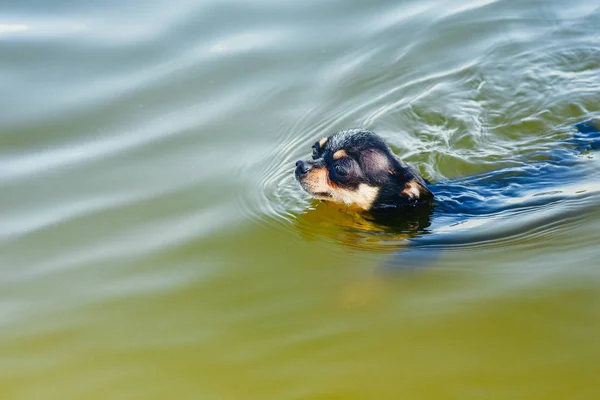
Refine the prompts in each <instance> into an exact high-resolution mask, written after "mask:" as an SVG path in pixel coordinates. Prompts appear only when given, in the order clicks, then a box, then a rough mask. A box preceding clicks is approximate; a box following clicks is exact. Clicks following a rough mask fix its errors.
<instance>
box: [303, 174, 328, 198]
mask: <svg viewBox="0 0 600 400" xmlns="http://www.w3.org/2000/svg"><path fill="white" fill-rule="evenodd" d="M328 181H329V178H328V171H327V168H314V169H312V170H311V171H310V172H309V173H308V174H307V175H306V177H305V178H304V179H302V180H301V181H300V183H301V184H302V187H303V188H304V189H305V190H306V191H307V192H308V193H310V194H311V195H313V196H315V195H316V194H317V193H329V191H330V190H331V186H330V185H329V183H328Z"/></svg>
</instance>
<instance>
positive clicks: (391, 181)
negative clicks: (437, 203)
mask: <svg viewBox="0 0 600 400" xmlns="http://www.w3.org/2000/svg"><path fill="white" fill-rule="evenodd" d="M295 175H296V179H297V180H298V182H299V183H300V185H301V186H302V188H303V189H304V190H305V191H306V192H308V193H309V194H310V195H311V196H312V197H314V198H317V199H321V200H326V201H331V202H336V203H344V204H346V205H348V206H354V207H358V208H360V209H363V210H366V211H375V210H385V209H406V208H413V207H418V206H427V205H431V204H432V202H433V194H432V193H431V191H430V190H429V189H428V188H427V182H426V181H425V180H424V179H423V178H422V177H421V176H420V175H419V172H418V171H417V170H416V169H415V168H413V167H411V166H410V165H408V164H406V163H405V162H404V161H402V160H400V159H399V158H398V157H397V156H396V155H394V153H393V152H392V150H391V149H390V147H389V146H388V145H387V144H386V143H385V142H384V141H383V139H381V137H379V136H378V135H376V134H375V133H373V132H370V131H365V130H360V129H354V130H344V131H339V132H336V133H334V134H333V135H331V136H329V137H324V138H322V139H321V140H319V141H318V142H316V143H315V144H314V145H313V146H312V160H307V161H304V160H300V161H297V162H296V170H295Z"/></svg>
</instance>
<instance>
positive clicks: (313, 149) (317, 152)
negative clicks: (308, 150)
mask: <svg viewBox="0 0 600 400" xmlns="http://www.w3.org/2000/svg"><path fill="white" fill-rule="evenodd" d="M312 151H313V152H312V158H313V160H316V159H317V158H319V150H317V148H316V147H315V146H313V148H312Z"/></svg>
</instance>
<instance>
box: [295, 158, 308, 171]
mask: <svg viewBox="0 0 600 400" xmlns="http://www.w3.org/2000/svg"><path fill="white" fill-rule="evenodd" d="M309 169H310V167H309V165H308V163H306V162H305V161H302V160H298V161H296V172H297V173H298V174H301V175H304V174H306V173H307V172H308V170H309Z"/></svg>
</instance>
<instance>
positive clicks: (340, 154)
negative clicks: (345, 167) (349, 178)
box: [333, 150, 348, 160]
mask: <svg viewBox="0 0 600 400" xmlns="http://www.w3.org/2000/svg"><path fill="white" fill-rule="evenodd" d="M342 157H348V154H346V150H338V151H336V152H335V153H333V159H334V160H339V159H340V158H342Z"/></svg>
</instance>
